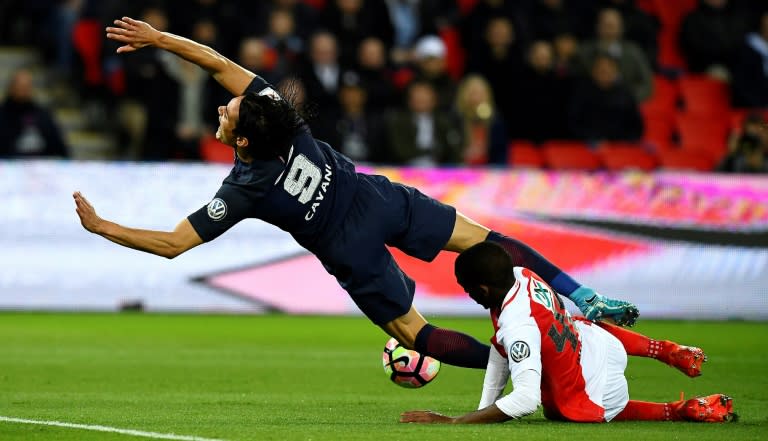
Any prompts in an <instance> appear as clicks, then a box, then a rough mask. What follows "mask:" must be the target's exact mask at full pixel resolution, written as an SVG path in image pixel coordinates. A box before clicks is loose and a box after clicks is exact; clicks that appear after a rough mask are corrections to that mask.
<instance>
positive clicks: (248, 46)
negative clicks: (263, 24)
mask: <svg viewBox="0 0 768 441" xmlns="http://www.w3.org/2000/svg"><path fill="white" fill-rule="evenodd" d="M275 58H276V56H275V54H274V53H273V52H271V48H270V47H269V46H267V43H266V42H265V41H264V40H263V39H261V38H255V37H248V38H245V39H244V40H243V41H241V42H240V51H239V56H238V60H237V62H238V64H239V65H241V66H243V67H244V68H246V69H248V70H250V71H251V72H253V73H255V74H257V75H260V76H261V77H262V78H264V79H265V80H267V81H268V82H270V83H272V84H277V82H278V81H279V80H280V79H281V77H280V76H278V75H276V73H275V71H274V70H273V67H274V65H275Z"/></svg>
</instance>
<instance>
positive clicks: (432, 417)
mask: <svg viewBox="0 0 768 441" xmlns="http://www.w3.org/2000/svg"><path fill="white" fill-rule="evenodd" d="M509 419H511V418H510V417H509V416H508V415H507V414H505V413H504V412H502V411H501V410H499V408H498V407H496V405H494V404H491V405H490V406H488V407H486V408H485V409H481V410H477V411H475V412H470V413H468V414H466V415H462V416H459V417H450V416H446V415H443V414H440V413H437V412H432V411H431V410H410V411H408V412H403V414H402V415H400V422H401V423H431V424H434V423H440V424H488V423H501V422H504V421H507V420H509Z"/></svg>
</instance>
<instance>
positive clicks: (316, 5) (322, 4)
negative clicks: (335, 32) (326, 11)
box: [303, 0, 326, 9]
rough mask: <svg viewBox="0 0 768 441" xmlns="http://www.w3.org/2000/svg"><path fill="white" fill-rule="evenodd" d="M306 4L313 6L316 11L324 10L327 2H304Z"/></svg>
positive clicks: (324, 0) (309, 0) (311, 0)
mask: <svg viewBox="0 0 768 441" xmlns="http://www.w3.org/2000/svg"><path fill="white" fill-rule="evenodd" d="M303 1H304V3H306V4H308V5H309V6H312V7H313V8H315V9H323V8H324V7H325V2H326V0H303Z"/></svg>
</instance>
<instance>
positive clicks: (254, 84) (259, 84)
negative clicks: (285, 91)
mask: <svg viewBox="0 0 768 441" xmlns="http://www.w3.org/2000/svg"><path fill="white" fill-rule="evenodd" d="M268 87H270V88H271V87H272V85H271V84H269V83H268V82H267V80H265V79H264V78H262V77H260V76H258V75H256V76H255V77H253V80H251V84H249V85H248V87H246V88H245V90H244V91H243V95H245V94H246V93H248V92H253V93H259V92H261V91H262V90H264V89H266V88H268Z"/></svg>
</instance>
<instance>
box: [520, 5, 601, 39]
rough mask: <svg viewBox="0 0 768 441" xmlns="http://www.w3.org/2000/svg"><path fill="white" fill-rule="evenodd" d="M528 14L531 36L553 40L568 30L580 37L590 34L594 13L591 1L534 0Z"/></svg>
mask: <svg viewBox="0 0 768 441" xmlns="http://www.w3.org/2000/svg"><path fill="white" fill-rule="evenodd" d="M533 1H534V4H533V7H531V8H530V12H529V15H528V18H529V22H530V26H531V37H532V38H535V39H537V40H551V39H552V38H554V37H555V35H558V34H561V33H563V32H568V33H572V34H574V35H576V36H577V37H578V38H584V37H586V36H587V35H588V34H589V25H588V23H589V16H590V15H591V13H592V8H591V7H590V6H591V4H590V3H591V2H589V1H583V0H582V1H570V2H569V1H566V0H533Z"/></svg>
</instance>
